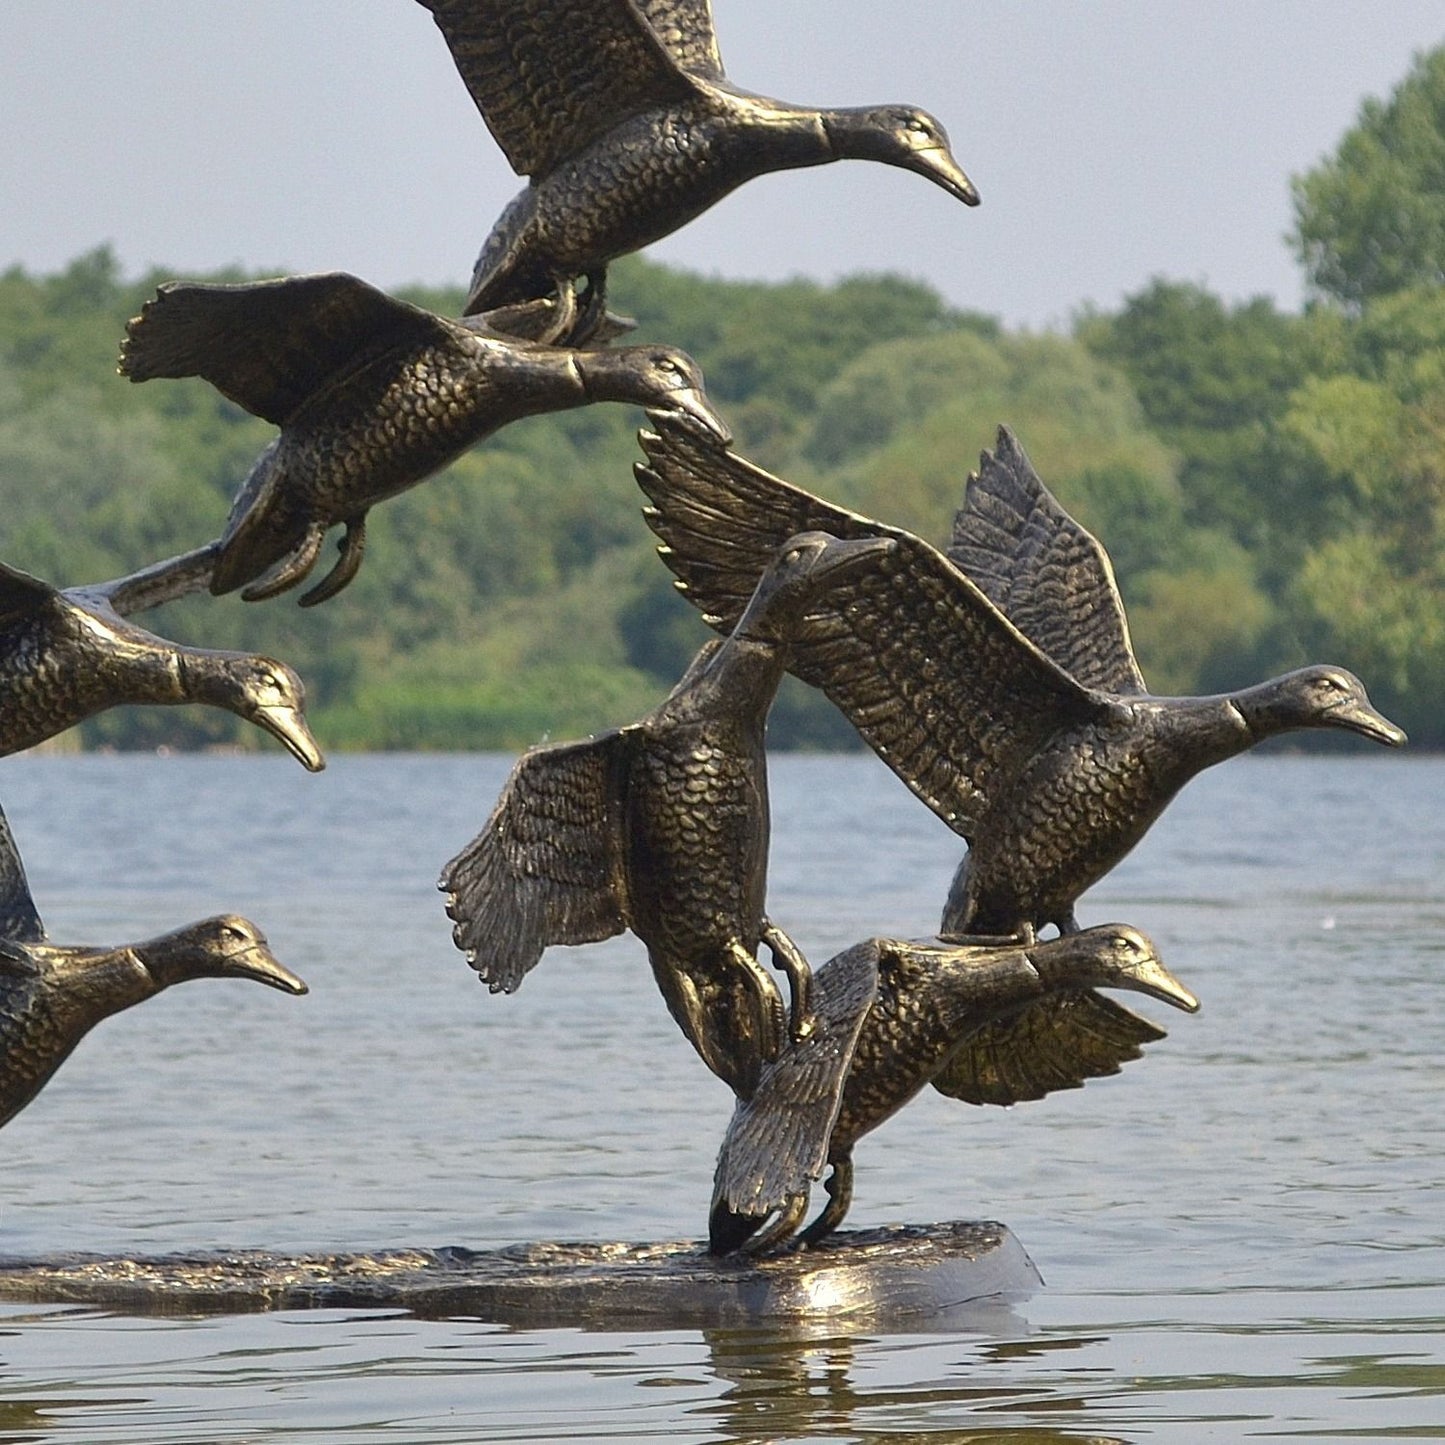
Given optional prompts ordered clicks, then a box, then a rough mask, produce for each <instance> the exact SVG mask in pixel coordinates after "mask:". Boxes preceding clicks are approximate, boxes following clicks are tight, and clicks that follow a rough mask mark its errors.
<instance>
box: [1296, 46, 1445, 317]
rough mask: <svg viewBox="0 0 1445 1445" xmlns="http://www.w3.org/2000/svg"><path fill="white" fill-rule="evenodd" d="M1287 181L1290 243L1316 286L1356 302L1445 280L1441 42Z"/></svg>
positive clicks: (1444, 54) (1444, 65)
mask: <svg viewBox="0 0 1445 1445" xmlns="http://www.w3.org/2000/svg"><path fill="white" fill-rule="evenodd" d="M1293 184H1294V206H1295V231H1294V235H1293V237H1292V239H1293V242H1294V247H1295V251H1296V253H1297V254H1298V256H1299V258H1300V261H1301V263H1302V264H1303V265H1304V268H1305V271H1306V272H1307V274H1308V276H1309V279H1310V282H1311V283H1312V284H1313V286H1314V287H1315V289H1316V290H1317V291H1319V292H1320V293H1321V294H1322V295H1325V296H1331V297H1334V298H1335V299H1336V300H1338V301H1341V302H1343V303H1345V304H1346V305H1347V306H1351V307H1359V306H1361V305H1362V304H1363V303H1364V302H1366V301H1368V300H1371V299H1372V298H1375V297H1379V296H1388V295H1390V294H1391V293H1392V292H1395V291H1402V290H1405V289H1407V288H1409V287H1415V286H1422V285H1429V286H1439V285H1441V284H1442V283H1445V46H1441V47H1439V48H1438V49H1435V50H1431V51H1429V52H1427V53H1425V54H1423V55H1420V56H1418V57H1416V60H1415V64H1414V66H1413V67H1412V69H1411V71H1410V73H1409V74H1408V75H1407V76H1406V77H1405V79H1404V80H1403V81H1401V83H1400V84H1399V86H1398V87H1396V89H1395V92H1394V94H1393V95H1392V96H1391V97H1390V99H1389V100H1387V101H1380V100H1377V99H1370V100H1367V101H1365V103H1364V105H1363V106H1361V108H1360V116H1359V119H1358V120H1357V121H1356V123H1355V125H1354V127H1353V128H1352V129H1351V130H1349V131H1348V132H1347V133H1346V134H1345V137H1344V139H1343V140H1342V141H1341V142H1340V144H1339V147H1338V149H1337V150H1336V151H1335V153H1334V155H1333V156H1330V157H1329V158H1328V159H1326V160H1325V161H1323V162H1321V164H1320V165H1318V166H1316V167H1315V169H1314V170H1312V171H1308V172H1306V173H1305V174H1304V175H1302V176H1298V177H1296V178H1295V180H1294V183H1293Z"/></svg>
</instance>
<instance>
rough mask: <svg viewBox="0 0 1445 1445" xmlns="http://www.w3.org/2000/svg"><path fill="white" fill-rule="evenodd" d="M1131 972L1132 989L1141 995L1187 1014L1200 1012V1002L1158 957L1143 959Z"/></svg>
mask: <svg viewBox="0 0 1445 1445" xmlns="http://www.w3.org/2000/svg"><path fill="white" fill-rule="evenodd" d="M1129 972H1130V983H1131V985H1132V987H1134V988H1137V989H1138V990H1139V992H1140V993H1147V994H1149V995H1150V996H1151V997H1153V998H1157V999H1159V1000H1160V1002H1161V1003H1167V1004H1173V1006H1174V1007H1175V1008H1177V1009H1183V1010H1184V1012H1185V1013H1187V1014H1193V1013H1198V1012H1199V1000H1198V999H1197V998H1195V996H1194V995H1193V994H1192V993H1191V992H1190V991H1189V990H1188V989H1187V988H1185V987H1184V985H1183V984H1182V983H1180V982H1179V980H1178V979H1177V978H1175V977H1174V975H1173V974H1172V973H1170V972H1169V970H1168V969H1167V968H1165V967H1164V965H1163V964H1162V963H1160V961H1159V959H1158V957H1157V956H1156V955H1154V954H1149V955H1147V956H1146V957H1144V958H1142V959H1141V960H1140V961H1139V963H1138V964H1137V965H1136V966H1135V967H1134V968H1131V969H1130V970H1129Z"/></svg>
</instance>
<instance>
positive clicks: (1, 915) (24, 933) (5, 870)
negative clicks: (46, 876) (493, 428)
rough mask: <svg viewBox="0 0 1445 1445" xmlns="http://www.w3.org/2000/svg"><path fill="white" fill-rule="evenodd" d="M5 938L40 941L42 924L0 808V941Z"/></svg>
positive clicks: (17, 852)
mask: <svg viewBox="0 0 1445 1445" xmlns="http://www.w3.org/2000/svg"><path fill="white" fill-rule="evenodd" d="M5 939H12V940H14V941H15V942H17V943H43V942H44V941H45V925H44V924H42V923H41V921H40V914H39V913H37V912H36V910H35V900H34V898H32V897H31V896H30V884H29V882H28V881H27V880H26V877H25V865H24V864H23V863H22V862H21V861H20V850H19V849H18V848H17V847H16V846H15V836H14V834H13V833H11V831H10V824H9V821H8V820H7V819H6V817H5V813H4V811H3V809H0V941H3V940H5Z"/></svg>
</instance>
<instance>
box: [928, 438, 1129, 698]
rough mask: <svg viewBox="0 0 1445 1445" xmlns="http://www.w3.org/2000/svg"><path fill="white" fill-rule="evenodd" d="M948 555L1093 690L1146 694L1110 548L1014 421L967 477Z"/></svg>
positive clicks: (1021, 628) (1020, 626) (1028, 634)
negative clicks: (1050, 479)
mask: <svg viewBox="0 0 1445 1445" xmlns="http://www.w3.org/2000/svg"><path fill="white" fill-rule="evenodd" d="M948 557H949V560H950V561H952V562H953V563H954V564H955V565H956V566H957V567H958V568H959V570H960V571H962V572H965V573H967V574H968V576H969V577H971V578H972V579H973V580H974V581H975V582H976V583H977V584H978V585H979V587H980V588H981V589H982V590H983V592H984V593H985V594H986V595H987V596H988V598H989V599H990V600H991V601H992V602H993V603H994V604H995V606H997V607H998V609H999V611H1001V612H1002V613H1003V614H1004V615H1005V616H1006V617H1008V618H1009V620H1010V621H1011V622H1012V623H1013V624H1014V626H1016V627H1017V628H1018V630H1019V631H1020V632H1022V633H1023V634H1024V636H1025V637H1027V638H1029V639H1030V640H1031V641H1033V642H1035V643H1037V644H1038V646H1039V647H1041V648H1042V649H1043V650H1044V651H1045V652H1046V653H1048V655H1049V656H1050V657H1051V658H1053V660H1054V661H1055V662H1056V663H1058V665H1059V666H1060V667H1061V668H1063V669H1064V671H1065V672H1067V673H1070V674H1071V675H1072V676H1073V677H1075V678H1076V679H1077V680H1078V681H1079V682H1081V683H1082V684H1083V685H1084V686H1085V687H1093V688H1098V689H1100V690H1102V691H1106V692H1114V693H1123V694H1131V693H1142V692H1143V691H1144V678H1143V676H1142V675H1141V674H1140V672H1139V665H1138V663H1137V661H1136V660H1135V657H1134V648H1133V645H1132V644H1131V642H1130V640H1129V625H1128V622H1127V621H1126V620H1125V616H1124V603H1123V600H1122V599H1121V598H1120V596H1119V588H1118V585H1117V583H1116V582H1115V580H1114V569H1113V567H1112V566H1111V565H1110V563H1109V557H1108V554H1107V553H1106V552H1105V551H1104V548H1103V547H1102V546H1101V545H1100V543H1099V541H1098V539H1097V538H1096V537H1094V536H1093V534H1092V533H1090V532H1088V531H1087V530H1086V529H1085V528H1083V527H1081V526H1080V525H1079V523H1078V522H1076V521H1075V520H1074V519H1073V518H1072V517H1071V516H1070V515H1069V514H1068V513H1067V512H1066V511H1065V510H1064V509H1063V507H1062V506H1060V505H1059V502H1058V500H1057V499H1056V498H1055V497H1054V496H1053V495H1052V493H1050V491H1049V490H1048V488H1047V487H1045V486H1044V484H1043V482H1042V481H1041V480H1040V479H1039V475H1038V473H1037V472H1036V471H1034V469H1033V466H1032V465H1031V464H1030V462H1029V459H1028V457H1027V456H1025V455H1024V450H1023V448H1022V447H1021V446H1020V445H1019V443H1018V439H1017V438H1016V437H1015V436H1014V435H1013V433H1012V432H1011V431H1009V429H1008V428H1007V427H1000V428H999V432H998V443H997V446H996V447H995V450H994V451H992V452H984V453H983V455H982V457H981V458H980V460H979V469H978V471H977V472H975V473H973V474H972V475H971V476H970V477H969V480H968V491H967V493H966V495H965V498H964V504H963V506H962V507H961V508H960V509H959V511H958V513H957V514H956V515H955V517H954V519H953V540H952V541H951V542H950V543H949V546H948Z"/></svg>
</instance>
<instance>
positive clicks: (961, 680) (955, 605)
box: [636, 412, 1103, 838]
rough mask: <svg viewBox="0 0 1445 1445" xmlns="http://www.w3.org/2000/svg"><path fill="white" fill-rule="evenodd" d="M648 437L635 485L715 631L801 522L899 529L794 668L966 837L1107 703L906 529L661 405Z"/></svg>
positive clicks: (847, 589) (884, 531)
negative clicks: (789, 477)
mask: <svg viewBox="0 0 1445 1445" xmlns="http://www.w3.org/2000/svg"><path fill="white" fill-rule="evenodd" d="M648 415H649V417H650V419H651V421H652V423H653V425H654V426H655V427H656V429H657V430H656V433H655V434H653V433H648V432H644V433H643V434H642V437H641V441H642V447H643V450H644V451H645V452H646V453H647V458H648V460H647V463H646V464H645V465H643V464H639V465H638V466H637V468H636V472H637V479H638V483H639V484H640V485H641V487H642V489H643V491H645V492H646V493H647V495H648V496H649V497H650V498H651V500H652V504H653V505H652V506H650V507H648V508H645V509H644V516H645V517H646V518H647V522H648V525H649V526H650V527H651V528H652V530H653V531H654V532H655V533H657V535H658V537H660V538H661V540H662V542H663V546H661V547H660V548H659V549H658V552H659V554H660V555H661V557H662V559H663V560H664V561H665V562H666V563H667V565H668V567H670V568H671V569H672V572H673V574H674V575H675V576H676V577H677V579H678V587H679V590H680V591H681V592H682V594H683V595H684V596H685V597H686V598H687V599H688V600H689V601H690V602H692V603H693V604H694V605H695V606H696V607H698V608H700V609H701V611H702V613H703V616H704V618H705V619H706V621H707V622H708V623H710V624H711V625H712V626H714V627H716V628H717V629H718V630H719V631H722V632H729V631H731V630H732V628H733V626H734V625H735V624H736V622H737V620H738V618H739V617H740V616H741V615H742V611H743V609H744V607H745V606H746V605H747V602H748V599H749V598H750V597H751V596H752V594H753V589H754V588H755V587H756V586H757V581H758V578H759V576H760V575H761V574H762V572H763V569H764V568H765V567H766V566H767V564H768V562H769V560H770V559H771V558H772V556H773V555H774V553H775V552H776V551H777V549H778V547H779V546H781V545H782V543H783V542H785V541H787V539H788V538H789V537H791V536H793V535H794V534H795V533H797V532H802V531H823V532H831V533H832V534H833V535H834V536H837V537H891V538H892V539H893V540H894V541H895V543H896V546H895V548H894V551H893V552H892V554H891V555H890V556H888V557H887V558H884V559H882V560H881V561H880V562H879V565H878V567H877V568H875V569H873V570H871V571H868V572H866V573H862V574H859V575H857V576H855V577H851V578H847V579H844V580H841V581H839V582H838V583H836V584H835V585H834V586H832V587H830V588H829V590H828V592H827V594H826V595H825V596H824V597H822V598H821V599H819V601H818V602H817V603H815V604H814V606H813V607H812V609H811V610H810V611H809V613H808V616H807V619H806V621H805V623H804V625H803V626H802V627H801V628H800V630H799V633H798V635H797V637H796V639H795V640H794V641H793V643H792V644H791V645H790V661H789V663H788V670H789V671H790V672H792V673H794V674H796V675H797V676H798V677H801V678H802V679H803V680H804V681H805V682H808V683H811V684H812V685H813V686H814V687H818V688H821V689H822V691H823V692H824V693H826V694H827V696H828V697H829V698H830V699H831V700H832V701H833V702H834V703H835V704H836V705H837V706H838V707H839V709H840V710H841V711H842V712H843V715H844V716H845V717H846V718H847V719H848V721H849V722H850V723H852V724H853V726H854V727H855V728H857V730H858V732H859V733H860V734H861V735H862V737H863V738H864V740H865V741H866V742H867V743H868V744H869V746H870V747H872V748H873V750H874V751H875V752H876V753H877V754H878V756H879V757H880V758H882V759H883V761H884V762H885V763H887V764H888V766H889V767H890V768H892V769H893V771H894V772H895V773H897V774H898V776H899V777H900V778H901V779H902V780H903V781H904V782H905V783H906V784H907V785H908V786H909V787H910V788H911V789H912V790H913V792H914V793H916V794H917V796H918V797H919V798H921V799H922V800H923V801H924V802H925V803H926V804H927V805H928V806H929V807H930V808H932V809H933V811H934V812H935V813H937V814H938V816H939V817H940V818H942V819H943V821H944V822H945V823H947V824H948V825H949V827H951V828H952V829H953V830H954V831H955V832H957V833H960V834H962V835H963V836H964V837H965V838H969V837H971V836H972V833H973V829H974V826H975V822H976V819H977V817H978V816H979V814H980V813H981V811H982V810H983V808H984V806H985V805H986V803H987V801H988V799H989V795H990V789H991V788H996V787H997V779H998V778H999V777H1000V776H1001V775H1007V774H1008V773H1009V772H1010V771H1012V770H1013V769H1015V768H1016V767H1018V766H1021V765H1022V763H1023V761H1024V760H1026V759H1027V758H1029V757H1030V756H1032V755H1033V753H1034V752H1035V751H1036V750H1037V748H1038V747H1039V745H1040V744H1041V742H1042V741H1043V740H1044V739H1045V738H1047V737H1048V736H1050V735H1051V734H1052V733H1053V732H1054V731H1055V730H1056V729H1057V728H1059V727H1060V726H1063V725H1065V724H1068V723H1071V722H1075V721H1078V720H1080V719H1083V718H1087V717H1090V716H1092V715H1094V713H1095V712H1097V711H1098V709H1099V708H1100V707H1101V706H1102V705H1103V704H1102V703H1101V701H1100V700H1099V699H1098V698H1097V697H1095V696H1094V695H1093V694H1091V693H1089V692H1088V691H1087V690H1085V689H1084V688H1082V687H1080V686H1079V685H1078V684H1077V683H1076V682H1075V681H1074V680H1073V679H1072V678H1071V677H1069V675H1068V674H1067V673H1065V672H1064V671H1063V670H1062V669H1061V668H1059V667H1058V666H1057V665H1056V664H1055V663H1053V662H1052V661H1051V660H1050V659H1049V658H1048V657H1047V656H1045V654H1044V653H1043V652H1042V651H1040V650H1039V648H1037V647H1035V646H1034V644H1033V643H1032V642H1030V641H1029V640H1028V639H1027V638H1026V637H1024V636H1023V634H1022V633H1020V632H1019V630H1018V629H1017V628H1016V627H1014V625H1013V624H1012V623H1011V622H1010V621H1009V620H1008V618H1006V617H1005V616H1004V615H1003V614H1002V613H1001V612H1000V611H999V610H998V608H996V607H995V606H994V605H993V603H992V602H990V601H989V599H988V598H987V597H986V596H985V595H984V594H983V592H982V591H980V590H979V588H978V587H977V586H975V585H974V583H973V582H971V581H970V580H969V579H968V578H967V577H966V576H964V575H963V573H961V572H960V571H959V570H958V568H956V567H955V566H954V565H953V564H952V563H951V562H950V561H949V560H948V559H947V558H946V557H945V556H943V554H942V553H941V552H939V551H938V550H937V549H936V548H934V547H931V546H930V545H929V544H928V543H927V542H925V541H923V540H922V539H921V538H919V537H915V536H914V535H913V534H912V533H911V532H905V531H903V530H901V529H900V528H896V527H888V526H884V525H883V524H881V523H878V522H874V521H872V520H870V519H869V518H867V517H864V516H861V515H859V514H858V513H856V512H849V511H845V510H844V509H843V508H841V507H835V506H832V505H831V504H830V503H828V502H825V501H822V500H821V499H820V498H818V497H814V496H812V495H810V494H809V493H808V492H805V491H802V490H801V489H799V488H797V487H794V486H790V485H789V484H788V483H787V482H784V481H780V480H779V479H778V478H777V477H774V476H770V475H769V474H768V473H767V472H765V471H763V470H762V469H761V468H759V467H755V466H753V465H752V464H751V463H750V462H747V461H744V460H743V459H742V458H741V457H739V456H736V455H735V454H734V453H733V452H731V451H730V450H727V449H725V448H723V447H722V446H720V445H719V444H717V443H716V442H714V441H711V440H709V439H708V438H707V437H705V436H703V435H702V434H701V433H700V432H698V431H696V430H695V429H693V428H692V427H690V426H688V425H687V423H686V422H684V421H680V420H678V419H676V418H674V417H672V416H670V415H668V414H666V413H663V412H650V413H649V414H648Z"/></svg>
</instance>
